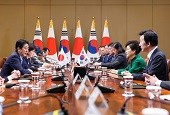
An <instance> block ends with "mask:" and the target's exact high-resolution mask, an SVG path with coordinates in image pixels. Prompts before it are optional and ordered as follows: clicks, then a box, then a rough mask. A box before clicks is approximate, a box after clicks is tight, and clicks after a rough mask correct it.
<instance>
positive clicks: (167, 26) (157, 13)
mask: <svg viewBox="0 0 170 115" xmlns="http://www.w3.org/2000/svg"><path fill="white" fill-rule="evenodd" d="M169 11H170V5H165V6H164V5H154V6H153V29H154V30H155V31H156V32H157V33H158V37H159V47H160V48H161V49H162V51H164V52H165V53H166V55H167V58H170V50H169V49H170V48H169V45H170V37H169V33H170V15H168V14H169Z"/></svg>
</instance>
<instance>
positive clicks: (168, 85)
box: [160, 81, 170, 90]
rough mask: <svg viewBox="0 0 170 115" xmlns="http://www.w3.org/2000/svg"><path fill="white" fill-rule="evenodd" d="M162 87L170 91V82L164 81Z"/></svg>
mask: <svg viewBox="0 0 170 115" xmlns="http://www.w3.org/2000/svg"><path fill="white" fill-rule="evenodd" d="M160 86H161V87H162V88H164V89H167V90H170V81H162V82H161V85H160Z"/></svg>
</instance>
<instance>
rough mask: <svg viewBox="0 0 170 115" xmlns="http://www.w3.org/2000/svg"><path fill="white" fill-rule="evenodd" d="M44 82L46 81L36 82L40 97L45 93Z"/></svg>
mask: <svg viewBox="0 0 170 115" xmlns="http://www.w3.org/2000/svg"><path fill="white" fill-rule="evenodd" d="M45 82H46V81H44V80H40V81H39V82H38V84H39V88H40V90H39V94H40V95H43V94H45V93H46V90H45Z"/></svg>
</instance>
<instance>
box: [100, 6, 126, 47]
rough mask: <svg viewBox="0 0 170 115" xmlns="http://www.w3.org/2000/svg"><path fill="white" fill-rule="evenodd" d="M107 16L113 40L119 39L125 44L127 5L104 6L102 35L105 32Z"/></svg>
mask: <svg viewBox="0 0 170 115" xmlns="http://www.w3.org/2000/svg"><path fill="white" fill-rule="evenodd" d="M108 11H109V12H108ZM120 14H121V15H120ZM105 17H107V18H108V25H109V33H110V38H111V41H112V42H115V41H119V42H121V43H122V44H124V43H125V42H126V5H112V6H111V5H109V6H108V5H104V6H103V8H102V32H101V36H102V33H103V26H104V19H105Z"/></svg>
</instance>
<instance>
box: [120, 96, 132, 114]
mask: <svg viewBox="0 0 170 115" xmlns="http://www.w3.org/2000/svg"><path fill="white" fill-rule="evenodd" d="M130 99H131V97H128V98H127V99H126V100H125V102H124V103H123V106H122V107H121V108H120V111H119V112H118V113H117V115H129V113H128V112H127V111H126V110H125V109H126V103H127V102H128V101H129V100H130Z"/></svg>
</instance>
